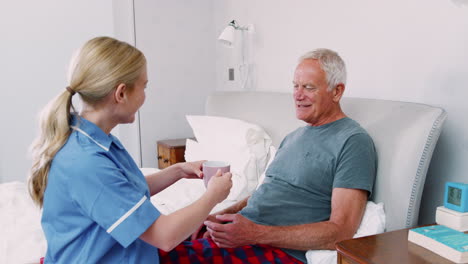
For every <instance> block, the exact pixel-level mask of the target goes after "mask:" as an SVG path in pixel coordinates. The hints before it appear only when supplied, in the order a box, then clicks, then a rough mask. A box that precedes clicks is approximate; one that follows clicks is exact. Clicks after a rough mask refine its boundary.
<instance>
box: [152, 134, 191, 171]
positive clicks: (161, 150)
mask: <svg viewBox="0 0 468 264" xmlns="http://www.w3.org/2000/svg"><path fill="white" fill-rule="evenodd" d="M186 140H187V139H186V138H180V139H167V140H160V141H158V142H157V153H158V168H160V169H164V168H166V167H169V166H171V165H173V164H176V163H178V162H184V161H185V158H184V153H185V142H186Z"/></svg>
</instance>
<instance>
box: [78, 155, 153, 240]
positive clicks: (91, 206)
mask: <svg viewBox="0 0 468 264" xmlns="http://www.w3.org/2000/svg"><path fill="white" fill-rule="evenodd" d="M80 163H81V164H80V166H79V167H80V168H74V169H73V172H71V173H72V174H73V177H70V182H69V185H70V186H69V187H70V190H71V193H70V195H71V196H72V198H73V200H74V201H75V202H76V203H77V206H78V207H79V208H80V209H81V210H82V212H83V214H85V215H87V216H89V217H90V219H92V220H93V221H95V222H96V223H97V224H98V225H99V226H101V227H102V228H103V229H105V230H106V232H107V233H109V234H110V235H111V236H112V237H113V238H114V239H115V240H116V241H117V242H118V243H119V244H120V245H122V246H123V247H128V246H129V245H130V244H131V243H133V242H134V241H135V240H136V239H137V238H139V237H140V236H141V234H143V233H144V232H145V231H146V230H147V229H148V227H150V226H151V224H152V223H153V222H154V221H156V219H157V218H158V217H159V216H160V212H159V211H158V210H157V209H156V208H155V207H154V206H153V204H152V203H151V201H150V199H149V197H147V196H146V190H145V189H144V188H141V186H140V187H139V186H137V184H135V183H133V182H132V181H129V179H128V178H127V177H126V176H125V175H124V174H123V172H122V171H121V169H120V168H118V167H117V166H116V165H115V163H113V162H112V161H111V160H110V159H109V158H107V157H105V156H102V155H96V156H93V157H92V158H90V159H89V160H86V161H81V162H80Z"/></svg>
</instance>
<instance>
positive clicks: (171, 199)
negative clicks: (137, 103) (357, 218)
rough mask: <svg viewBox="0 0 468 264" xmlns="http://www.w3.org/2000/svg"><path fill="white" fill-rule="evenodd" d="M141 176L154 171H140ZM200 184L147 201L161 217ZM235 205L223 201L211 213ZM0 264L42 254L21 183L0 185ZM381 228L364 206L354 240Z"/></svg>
mask: <svg viewBox="0 0 468 264" xmlns="http://www.w3.org/2000/svg"><path fill="white" fill-rule="evenodd" d="M142 170H143V172H144V173H148V172H152V171H154V169H142ZM204 188H205V187H204V186H203V183H202V181H198V180H181V181H179V182H177V183H176V184H174V185H173V186H171V187H169V188H167V189H166V190H164V191H163V192H161V193H159V194H157V195H155V196H153V197H152V198H151V201H152V202H153V204H154V205H155V206H156V207H157V208H158V209H159V210H160V211H161V212H162V213H164V214H168V213H171V212H173V211H175V210H177V209H179V208H181V207H184V206H186V205H188V204H189V203H190V202H191V201H193V200H195V199H197V198H198V197H200V195H201V194H202V193H203V192H204ZM235 202H236V201H233V200H226V201H224V202H223V203H221V204H219V205H218V206H216V207H215V208H214V209H213V211H218V210H220V209H222V208H225V207H227V206H229V205H231V204H233V203H235ZM0 216H1V217H0V263H9V264H10V263H38V262H39V259H40V257H43V256H44V255H45V252H46V246H47V245H46V241H45V238H44V234H43V232H42V229H41V225H40V210H39V209H38V208H37V207H36V206H35V205H34V204H33V202H32V200H31V199H30V197H29V195H28V192H27V188H26V185H25V184H24V183H21V182H11V183H4V184H0ZM384 228H385V214H384V211H383V204H375V203H372V202H368V204H367V208H366V212H365V215H364V218H363V220H362V223H361V226H360V227H359V230H358V232H357V233H356V236H355V237H359V236H365V235H372V234H376V233H381V232H383V231H384ZM306 257H307V260H308V263H314V264H331V263H336V251H331V250H310V251H308V252H307V254H306Z"/></svg>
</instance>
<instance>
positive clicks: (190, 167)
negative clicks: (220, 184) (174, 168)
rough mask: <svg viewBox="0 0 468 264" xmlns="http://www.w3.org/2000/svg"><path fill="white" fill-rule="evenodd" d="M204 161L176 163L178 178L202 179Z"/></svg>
mask: <svg viewBox="0 0 468 264" xmlns="http://www.w3.org/2000/svg"><path fill="white" fill-rule="evenodd" d="M205 161H206V160H199V161H193V162H184V163H178V164H179V165H180V175H179V176H180V178H181V179H182V178H186V179H201V178H202V177H203V172H202V164H203V162H205Z"/></svg>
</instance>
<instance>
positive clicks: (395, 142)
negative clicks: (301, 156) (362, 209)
mask: <svg viewBox="0 0 468 264" xmlns="http://www.w3.org/2000/svg"><path fill="white" fill-rule="evenodd" d="M341 105H342V108H343V111H344V112H345V113H346V114H347V115H348V116H349V117H350V118H352V119H354V120H356V121H357V122H359V123H360V124H361V126H362V127H364V128H365V129H366V130H367V132H368V133H369V134H370V136H371V137H372V138H373V140H374V143H375V147H376V150H377V155H378V159H379V164H378V171H377V181H376V184H375V187H374V197H373V200H374V201H375V202H383V203H384V207H385V212H386V222H387V231H392V230H396V229H401V228H407V227H413V226H416V225H417V221H418V215H419V206H420V202H421V195H422V190H423V187H424V182H425V179H426V173H427V169H428V167H429V163H430V160H431V157H432V153H433V150H434V147H435V145H436V142H437V140H438V138H439V135H440V132H441V128H442V124H443V122H444V120H445V118H446V113H445V111H444V110H443V109H441V108H438V107H433V106H428V105H423V104H417V103H406V102H397V101H387V100H377V99H362V98H343V99H342V100H341ZM205 113H206V114H207V115H213V116H224V117H230V118H237V119H242V120H245V121H248V122H252V123H255V124H258V125H260V126H262V127H263V128H264V129H265V130H266V131H267V132H268V134H269V135H270V136H271V138H272V140H273V144H274V145H275V146H276V147H277V146H278V145H279V143H280V142H281V140H282V139H283V138H284V137H285V136H286V135H287V134H288V133H289V132H291V131H293V130H294V129H296V128H297V127H299V126H304V125H305V123H304V122H302V121H299V120H297V119H296V116H295V109H294V101H293V98H292V94H290V93H275V92H217V93H214V94H212V95H211V96H209V97H208V99H207V101H206V108H205Z"/></svg>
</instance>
